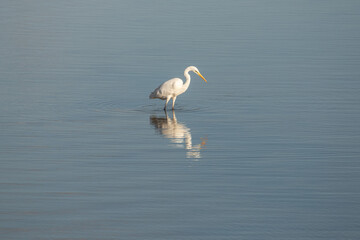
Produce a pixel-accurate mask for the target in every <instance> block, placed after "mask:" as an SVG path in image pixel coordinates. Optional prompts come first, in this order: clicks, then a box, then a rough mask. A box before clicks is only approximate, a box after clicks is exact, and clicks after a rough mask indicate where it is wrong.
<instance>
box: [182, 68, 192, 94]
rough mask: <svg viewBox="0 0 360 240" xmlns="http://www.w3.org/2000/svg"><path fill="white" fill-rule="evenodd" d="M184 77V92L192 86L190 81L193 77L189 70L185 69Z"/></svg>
mask: <svg viewBox="0 0 360 240" xmlns="http://www.w3.org/2000/svg"><path fill="white" fill-rule="evenodd" d="M184 76H185V82H184V85H183V88H184V91H186V89H188V87H189V85H190V81H191V77H190V74H189V70H188V69H185V72H184Z"/></svg>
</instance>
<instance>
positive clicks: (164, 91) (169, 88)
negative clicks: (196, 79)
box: [149, 78, 183, 99]
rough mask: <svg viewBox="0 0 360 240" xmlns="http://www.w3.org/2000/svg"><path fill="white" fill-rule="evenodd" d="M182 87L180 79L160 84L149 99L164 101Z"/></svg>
mask: <svg viewBox="0 0 360 240" xmlns="http://www.w3.org/2000/svg"><path fill="white" fill-rule="evenodd" d="M182 86H183V81H182V80H181V79H180V78H173V79H170V80H168V81H166V82H164V83H163V84H161V85H160V86H159V87H158V88H156V89H155V90H154V91H153V92H152V93H151V94H150V96H149V97H150V98H160V99H166V98H167V96H169V95H173V94H176V93H177V92H178V90H180V89H181V88H182Z"/></svg>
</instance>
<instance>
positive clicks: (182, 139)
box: [150, 111, 207, 158]
mask: <svg viewBox="0 0 360 240" xmlns="http://www.w3.org/2000/svg"><path fill="white" fill-rule="evenodd" d="M172 113H173V118H172V119H171V118H169V116H168V114H167V112H166V111H165V115H166V116H165V117H156V116H151V117H150V123H151V124H152V125H153V126H154V127H155V129H156V130H157V131H158V132H159V133H160V134H161V135H163V136H164V137H166V138H168V139H170V142H171V143H173V144H174V146H176V147H179V148H185V149H186V157H187V158H201V154H200V150H201V149H203V148H204V147H205V144H206V141H207V139H206V138H201V143H200V144H196V145H193V144H192V138H191V132H190V128H188V127H186V126H185V125H184V124H182V123H178V122H177V119H176V116H175V111H173V112H172Z"/></svg>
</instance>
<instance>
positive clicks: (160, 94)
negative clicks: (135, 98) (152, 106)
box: [149, 66, 207, 110]
mask: <svg viewBox="0 0 360 240" xmlns="http://www.w3.org/2000/svg"><path fill="white" fill-rule="evenodd" d="M190 71H193V72H194V73H196V74H197V75H199V76H200V77H201V78H202V79H203V80H204V81H205V82H207V81H206V79H205V78H204V77H203V76H202V75H201V73H200V72H199V70H198V69H197V68H196V67H194V66H190V67H187V68H186V69H185V71H184V76H185V79H186V81H185V83H184V82H183V81H182V80H181V79H180V78H172V79H170V80H168V81H166V82H164V83H163V84H161V85H160V86H159V87H157V88H156V89H155V90H154V91H153V92H152V93H151V94H150V96H149V98H151V99H153V98H159V99H161V100H166V102H165V107H164V110H166V106H167V104H168V102H169V101H170V99H172V109H174V105H175V101H176V97H177V96H179V95H180V94H182V93H184V92H185V91H186V90H187V89H188V87H189V85H190V81H191V78H190V75H189V72H190Z"/></svg>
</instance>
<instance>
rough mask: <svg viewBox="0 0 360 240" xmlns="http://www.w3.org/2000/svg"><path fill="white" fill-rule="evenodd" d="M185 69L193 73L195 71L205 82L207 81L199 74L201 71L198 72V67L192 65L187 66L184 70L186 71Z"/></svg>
mask: <svg viewBox="0 0 360 240" xmlns="http://www.w3.org/2000/svg"><path fill="white" fill-rule="evenodd" d="M186 71H187V72H189V71H193V72H194V73H196V74H197V75H199V76H200V77H201V78H202V79H203V80H204V81H205V82H207V81H206V79H205V78H204V77H203V75H201V73H200V71H199V69H197V67H194V66H190V67H187V68H186V70H185V72H186Z"/></svg>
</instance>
